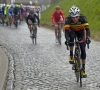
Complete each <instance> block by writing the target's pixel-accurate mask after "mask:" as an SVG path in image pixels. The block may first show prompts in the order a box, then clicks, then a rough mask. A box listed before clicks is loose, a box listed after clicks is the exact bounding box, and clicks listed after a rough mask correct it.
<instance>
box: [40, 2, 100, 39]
mask: <svg viewBox="0 0 100 90" xmlns="http://www.w3.org/2000/svg"><path fill="white" fill-rule="evenodd" d="M72 5H76V6H78V7H79V8H80V10H81V13H82V14H84V15H85V16H86V17H87V19H88V22H89V25H90V30H91V35H92V37H93V38H95V39H96V40H97V39H98V40H99V39H100V0H62V1H61V2H58V3H55V4H52V5H51V6H50V7H49V8H47V10H45V11H44V12H42V18H41V23H42V24H46V25H50V26H51V25H52V22H51V16H52V13H53V11H54V9H55V7H56V6H60V7H61V9H62V10H63V11H64V15H65V17H66V16H68V15H69V12H68V11H69V9H70V7H71V6H72Z"/></svg>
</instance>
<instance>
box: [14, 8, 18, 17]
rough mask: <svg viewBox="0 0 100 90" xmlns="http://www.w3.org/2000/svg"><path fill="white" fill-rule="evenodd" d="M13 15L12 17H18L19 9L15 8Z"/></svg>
mask: <svg viewBox="0 0 100 90" xmlns="http://www.w3.org/2000/svg"><path fill="white" fill-rule="evenodd" d="M13 13H14V15H18V14H19V8H18V7H15V8H14V11H13Z"/></svg>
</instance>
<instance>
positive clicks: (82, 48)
mask: <svg viewBox="0 0 100 90" xmlns="http://www.w3.org/2000/svg"><path fill="white" fill-rule="evenodd" d="M85 47H86V44H85V43H81V44H80V48H81V58H82V76H83V77H84V78H86V77H87V74H86V71H85V63H86V50H85Z"/></svg>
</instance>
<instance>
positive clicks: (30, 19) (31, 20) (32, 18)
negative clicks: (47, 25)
mask: <svg viewBox="0 0 100 90" xmlns="http://www.w3.org/2000/svg"><path fill="white" fill-rule="evenodd" d="M26 23H27V25H28V28H29V30H30V37H31V36H32V34H31V26H30V24H34V26H35V28H36V32H37V24H38V26H39V25H40V20H39V17H38V16H37V15H35V13H34V10H30V12H29V15H28V16H27V17H26Z"/></svg>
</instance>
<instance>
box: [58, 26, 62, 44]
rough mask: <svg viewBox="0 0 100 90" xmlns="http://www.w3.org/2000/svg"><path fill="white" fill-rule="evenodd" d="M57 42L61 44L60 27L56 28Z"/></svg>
mask: <svg viewBox="0 0 100 90" xmlns="http://www.w3.org/2000/svg"><path fill="white" fill-rule="evenodd" d="M58 42H59V44H60V45H61V29H60V28H58Z"/></svg>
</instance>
